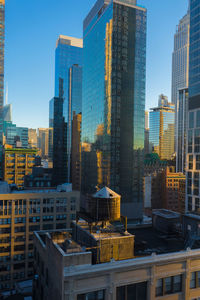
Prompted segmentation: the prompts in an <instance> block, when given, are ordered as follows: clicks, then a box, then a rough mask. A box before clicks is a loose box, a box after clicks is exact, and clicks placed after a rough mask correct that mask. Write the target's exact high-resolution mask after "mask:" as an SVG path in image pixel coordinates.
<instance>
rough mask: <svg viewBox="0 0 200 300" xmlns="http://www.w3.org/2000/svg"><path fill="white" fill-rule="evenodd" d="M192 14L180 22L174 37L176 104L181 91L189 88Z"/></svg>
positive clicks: (173, 89) (173, 64)
mask: <svg viewBox="0 0 200 300" xmlns="http://www.w3.org/2000/svg"><path fill="white" fill-rule="evenodd" d="M189 36H190V14H189V11H188V13H187V14H186V15H185V16H184V17H183V18H182V19H181V20H180V22H179V24H178V26H177V28H176V33H175V35H174V50H173V54H172V95H171V102H172V103H173V104H175V106H176V102H177V99H178V91H179V89H183V88H187V87H188V80H189V44H190V37H189Z"/></svg>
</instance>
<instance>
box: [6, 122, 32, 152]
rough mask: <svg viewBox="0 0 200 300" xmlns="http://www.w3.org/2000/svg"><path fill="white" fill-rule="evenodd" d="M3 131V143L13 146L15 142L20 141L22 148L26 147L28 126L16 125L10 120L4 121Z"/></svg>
mask: <svg viewBox="0 0 200 300" xmlns="http://www.w3.org/2000/svg"><path fill="white" fill-rule="evenodd" d="M3 133H4V136H5V143H6V144H8V145H11V146H13V147H15V146H16V142H20V143H21V147H22V148H28V145H29V143H28V128H27V127H17V126H16V124H13V123H12V122H11V121H4V123H3Z"/></svg>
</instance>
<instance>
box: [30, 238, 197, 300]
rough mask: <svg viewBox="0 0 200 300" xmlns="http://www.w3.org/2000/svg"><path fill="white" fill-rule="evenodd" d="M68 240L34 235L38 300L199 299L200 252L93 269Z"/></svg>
mask: <svg viewBox="0 0 200 300" xmlns="http://www.w3.org/2000/svg"><path fill="white" fill-rule="evenodd" d="M64 234H65V237H64ZM66 235H67V234H66V233H64V232H60V233H59V232H57V233H49V234H46V233H44V232H41V233H40V232H39V233H35V235H34V242H35V256H34V262H35V268H36V274H37V278H36V280H34V295H33V299H34V300H37V299H40V298H41V297H42V296H43V297H44V298H45V297H46V298H47V299H49V300H51V299H52V300H53V299H55V298H56V299H58V300H61V299H66V300H71V299H76V300H87V299H95V300H129V299H135V300H154V299H158V300H160V299H167V300H172V299H176V300H178V299H181V300H196V299H198V297H199V291H200V285H199V281H198V276H199V270H200V251H199V250H188V251H180V252H175V253H167V254H162V255H156V254H153V255H151V256H145V257H137V258H133V259H128V260H120V261H115V260H111V261H110V262H108V263H106V264H105V263H101V264H96V265H92V253H91V252H87V251H85V249H83V248H82V247H80V245H79V244H77V243H75V242H74V241H72V240H71V242H70V245H71V246H70V247H69V243H68V240H69V238H68V239H67V238H66ZM55 270H56V272H55Z"/></svg>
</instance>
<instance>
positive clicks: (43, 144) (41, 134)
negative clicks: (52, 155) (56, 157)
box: [37, 128, 49, 159]
mask: <svg viewBox="0 0 200 300" xmlns="http://www.w3.org/2000/svg"><path fill="white" fill-rule="evenodd" d="M37 144H38V149H39V155H40V156H41V157H42V158H44V159H46V158H48V154H49V128H38V143H37Z"/></svg>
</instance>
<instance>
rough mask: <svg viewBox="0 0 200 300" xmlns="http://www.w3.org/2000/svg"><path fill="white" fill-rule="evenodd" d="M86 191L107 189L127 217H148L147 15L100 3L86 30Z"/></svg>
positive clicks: (125, 4)
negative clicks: (144, 201) (145, 193)
mask: <svg viewBox="0 0 200 300" xmlns="http://www.w3.org/2000/svg"><path fill="white" fill-rule="evenodd" d="M83 37H84V42H83V44H84V46H83V65H84V67H83V105H82V112H83V119H82V191H83V192H84V193H92V192H94V191H95V190H96V188H98V187H101V186H103V185H107V186H109V187H110V188H111V189H113V190H115V191H116V192H118V193H120V194H121V195H122V211H123V213H124V214H125V215H127V216H128V217H129V218H138V219H140V218H141V216H142V199H143V182H142V177H143V150H144V128H145V75H146V74H145V73H146V9H145V8H144V7H141V6H139V5H136V1H128V0H124V1H115V0H114V1H107V0H105V1H103V0H99V1H97V2H96V4H95V5H94V7H93V8H92V9H91V11H90V12H89V14H88V16H87V17H86V18H85V20H84V25H83Z"/></svg>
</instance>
